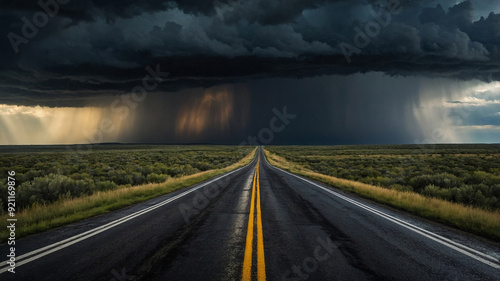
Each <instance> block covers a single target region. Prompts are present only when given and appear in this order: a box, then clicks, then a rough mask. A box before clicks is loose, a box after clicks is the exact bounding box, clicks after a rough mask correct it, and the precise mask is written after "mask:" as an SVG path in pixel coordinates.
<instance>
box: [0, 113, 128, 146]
mask: <svg viewBox="0 0 500 281" xmlns="http://www.w3.org/2000/svg"><path fill="white" fill-rule="evenodd" d="M124 125H125V120H122V118H120V117H119V116H117V114H113V113H111V110H108V109H105V108H100V107H83V108H80V107H78V108H70V107H58V108H50V107H40V106H36V107H28V106H13V105H0V132H1V134H0V145H10V144H73V143H90V142H93V141H94V140H96V130H99V131H100V133H101V134H102V137H103V138H102V141H116V140H117V139H118V137H119V135H120V132H121V131H122V130H123V129H124V127H125V126H124Z"/></svg>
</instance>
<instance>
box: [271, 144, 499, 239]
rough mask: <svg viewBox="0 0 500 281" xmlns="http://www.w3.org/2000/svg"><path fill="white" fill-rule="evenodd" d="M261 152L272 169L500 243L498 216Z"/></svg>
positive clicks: (497, 214) (493, 213)
mask: <svg viewBox="0 0 500 281" xmlns="http://www.w3.org/2000/svg"><path fill="white" fill-rule="evenodd" d="M264 152H265V154H266V157H267V159H268V161H269V163H271V164H272V165H274V166H276V167H279V168H282V169H285V170H288V171H290V172H292V173H295V174H299V175H302V176H305V177H308V178H310V179H313V180H317V181H320V182H323V183H326V184H329V185H332V186H335V187H338V188H340V189H343V190H346V191H349V192H353V193H356V194H358V195H360V196H362V197H364V198H368V199H371V200H374V201H376V202H379V203H382V204H386V205H388V206H391V207H395V208H397V209H400V210H404V211H407V212H409V213H412V214H415V215H418V216H421V217H423V218H426V219H430V220H433V221H436V222H440V223H442V224H445V225H448V226H451V227H454V228H457V229H460V230H463V231H466V232H469V233H473V234H476V235H479V236H483V237H485V238H489V239H492V240H494V241H500V212H493V211H485V210H483V209H479V208H475V207H470V206H464V205H461V204H457V203H453V202H449V201H444V200H440V199H436V198H429V197H425V196H422V195H420V194H417V193H414V192H403V191H397V190H392V189H387V188H382V187H379V186H374V185H369V184H364V183H361V182H356V181H351V180H346V179H340V178H336V177H332V176H327V175H323V174H319V173H316V172H313V171H311V170H308V169H306V168H304V167H302V166H300V165H298V164H296V163H292V162H289V161H287V160H286V159H285V158H283V157H280V156H278V155H275V154H272V153H270V152H269V151H267V150H264Z"/></svg>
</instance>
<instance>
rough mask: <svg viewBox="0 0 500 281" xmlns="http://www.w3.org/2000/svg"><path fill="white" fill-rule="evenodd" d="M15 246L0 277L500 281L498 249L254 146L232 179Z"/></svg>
mask: <svg viewBox="0 0 500 281" xmlns="http://www.w3.org/2000/svg"><path fill="white" fill-rule="evenodd" d="M16 246H17V251H18V252H17V254H18V257H19V256H20V257H19V258H20V259H19V260H18V261H17V262H18V267H17V268H16V273H15V274H11V273H9V272H5V269H6V266H5V265H4V264H5V263H4V264H2V265H1V267H0V272H2V270H3V272H2V273H0V279H1V280H51V281H53V280H500V263H499V260H498V259H499V258H500V248H499V247H498V246H497V245H495V244H493V243H489V242H484V241H480V240H478V239H475V238H472V237H470V236H467V235H463V234H460V233H457V232H455V231H452V230H449V229H447V228H444V227H440V226H437V225H435V224H430V223H427V222H425V221H423V220H420V219H416V218H414V217H411V216H407V215H404V214H401V213H399V212H396V211H393V210H390V209H388V208H384V207H381V206H379V205H377V204H373V203H370V202H367V201H366V200H363V199H359V198H356V197H353V196H351V195H347V194H345V193H343V192H340V191H338V190H336V189H334V188H331V187H328V186H325V185H323V184H318V183H316V182H313V181H310V180H307V179H304V178H301V177H298V176H296V175H293V174H290V173H288V172H286V171H282V170H280V169H277V168H275V167H272V166H270V165H269V163H268V162H267V161H266V159H265V157H264V154H263V151H262V149H260V150H259V152H258V157H256V158H255V159H254V161H253V162H252V163H250V164H249V165H248V166H246V167H243V168H240V169H238V170H236V171H233V172H232V173H229V174H226V175H223V176H220V177H217V178H215V179H212V180H210V181H207V182H205V183H201V184H198V185H195V186H193V187H190V188H186V189H183V190H180V191H177V192H174V193H172V194H168V195H165V196H162V197H160V198H156V199H153V200H149V201H147V202H144V203H141V204H137V205H134V206H132V207H129V208H125V209H123V210H119V211H116V212H112V213H110V214H107V215H104V216H99V217H96V218H92V219H88V220H85V221H82V222H79V223H75V224H71V225H68V226H65V227H61V228H58V229H55V230H52V231H48V232H46V233H42V234H39V235H33V236H30V237H27V238H24V239H19V240H17V245H16ZM0 253H1V254H2V255H4V253H5V255H4V257H5V256H6V255H7V254H8V246H7V245H2V246H0Z"/></svg>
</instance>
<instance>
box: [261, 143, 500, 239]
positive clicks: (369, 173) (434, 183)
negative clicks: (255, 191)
mask: <svg viewBox="0 0 500 281" xmlns="http://www.w3.org/2000/svg"><path fill="white" fill-rule="evenodd" d="M265 152H266V156H267V158H268V160H269V162H270V163H271V164H273V165H275V166H277V167H280V168H283V169H286V170H289V171H291V172H294V173H297V174H300V175H303V176H306V177H309V178H311V179H314V180H318V181H321V182H324V183H327V184H329V185H332V186H336V187H338V188H341V189H344V190H347V191H349V192H353V193H356V194H358V195H360V196H362V197H365V198H369V199H372V200H374V201H377V202H380V203H383V204H386V205H389V206H392V207H396V208H398V209H401V210H405V211H408V212H410V213H413V214H416V215H419V216H422V217H424V218H428V219H431V220H434V221H437V222H440V223H444V224H446V225H449V226H452V227H455V228H458V229H461V230H464V231H467V232H470V233H474V234H477V235H481V236H484V237H487V238H490V239H493V240H496V241H500V209H499V205H498V204H499V201H498V200H499V199H500V174H499V168H500V161H499V158H498V155H499V154H500V146H499V145H437V146H433V147H432V149H429V148H427V149H426V150H425V149H422V148H420V147H418V146H343V147H342V146H329V147H328V146H325V147H316V146H311V147H301V146H292V147H290V146H287V147H277V146H269V147H266V149H265Z"/></svg>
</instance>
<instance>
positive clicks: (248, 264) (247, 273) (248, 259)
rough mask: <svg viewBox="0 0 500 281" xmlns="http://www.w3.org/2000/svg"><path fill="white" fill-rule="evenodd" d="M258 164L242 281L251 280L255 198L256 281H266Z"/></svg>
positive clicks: (254, 178)
mask: <svg viewBox="0 0 500 281" xmlns="http://www.w3.org/2000/svg"><path fill="white" fill-rule="evenodd" d="M259 162H260V156H259V159H258V160H257V165H256V166H255V172H254V176H253V185H252V197H251V203H250V215H249V217H248V229H247V240H246V245H245V259H244V261H243V275H242V278H241V280H242V281H251V280H252V254H253V253H252V251H253V233H254V213H255V201H256V200H255V197H257V280H259V281H265V280H266V265H265V260H264V238H263V234H262V215H261V208H260V185H259Z"/></svg>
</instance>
